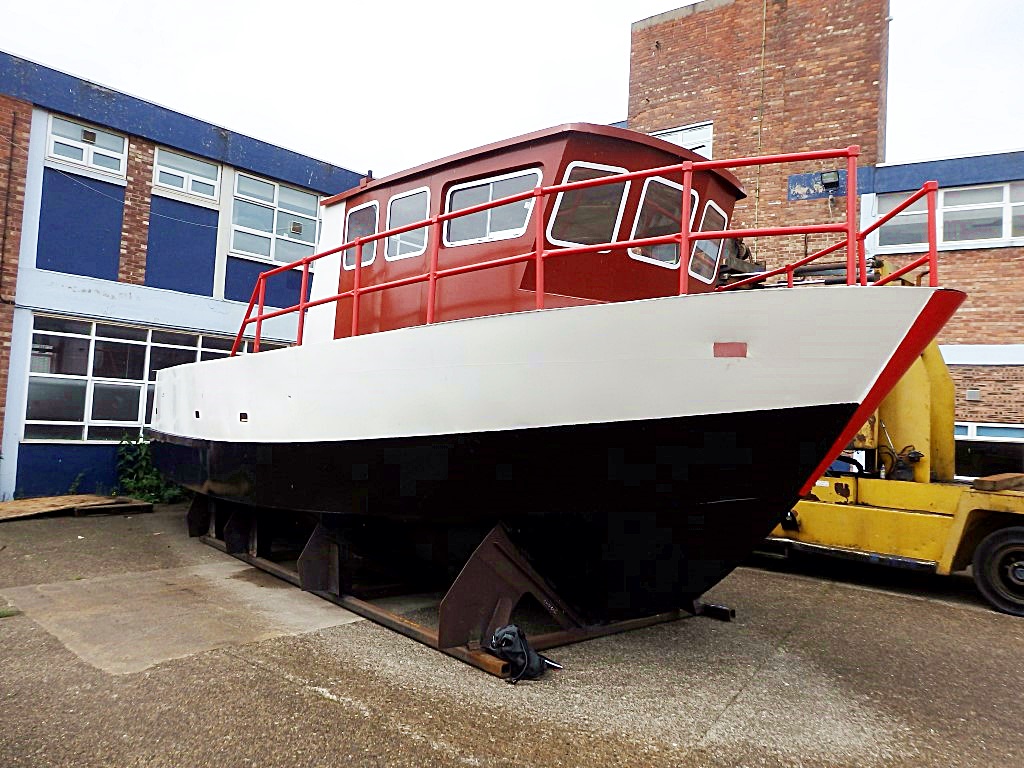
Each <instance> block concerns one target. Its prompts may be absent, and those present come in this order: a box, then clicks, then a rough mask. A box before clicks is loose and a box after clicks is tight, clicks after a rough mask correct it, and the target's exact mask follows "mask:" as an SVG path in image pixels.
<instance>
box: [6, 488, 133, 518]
mask: <svg viewBox="0 0 1024 768" xmlns="http://www.w3.org/2000/svg"><path fill="white" fill-rule="evenodd" d="M152 511H153V505H152V504H150V503H149V502H148V501H139V500H138V499H130V498H128V497H126V496H98V495H96V494H92V493H83V494H77V495H73V496H44V497H42V498H38V499H15V500H14V501H3V502H0V521H3V520H15V519H18V518H23V517H35V516H36V515H52V514H65V515H75V516H76V517H77V516H79V515H89V514H127V513H133V514H134V513H138V512H152Z"/></svg>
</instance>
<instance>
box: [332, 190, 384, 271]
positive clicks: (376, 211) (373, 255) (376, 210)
mask: <svg viewBox="0 0 1024 768" xmlns="http://www.w3.org/2000/svg"><path fill="white" fill-rule="evenodd" d="M370 207H372V208H373V234H377V233H378V232H380V203H379V202H378V201H376V200H371V201H370V202H368V203H363V204H362V205H357V206H356V207H355V208H351V209H349V210H347V211H345V234H344V236H343V237H342V238H341V242H342V243H347V242H348V240H349V237H348V222H349V219H350V218H351V216H352V214H353V213H356V212H358V211H361V210H363V209H364V208H370ZM379 243H380V240H379V239H377V240H374V241H373V242H372V243H363V244H362V245H361V246H360V247H359V257H360V258H362V257H363V249H364V248H366V246H367V245H368V244H369V245H373V250H372V251H371V252H370V259H369V261H366V260H364V261H363V266H364V267H368V266H370V265H371V264H373V262H375V261H376V260H377V245H378V244H379ZM348 250H351V249H349V248H346V249H345V251H342V253H341V267H342V269H344V270H346V271H351V270H353V269H355V268H356V260H355V259H352V266H349V265H348V264H347V263H346V262H347V261H348V259H347V258H346V257H345V252H346V251H348Z"/></svg>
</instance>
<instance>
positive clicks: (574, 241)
mask: <svg viewBox="0 0 1024 768" xmlns="http://www.w3.org/2000/svg"><path fill="white" fill-rule="evenodd" d="M625 172H626V169H625V168H617V167H615V166H611V165H598V164H596V163H583V162H573V163H570V164H569V167H568V168H566V171H565V176H564V177H563V179H562V183H563V184H570V183H572V182H576V181H587V180H590V179H603V178H606V177H608V176H614V175H616V174H619V173H625ZM628 193H629V182H628V181H621V182H617V183H614V184H602V185H600V186H595V187H585V188H583V189H573V190H568V191H566V192H560V193H559V194H558V197H557V199H556V200H555V209H554V211H553V213H552V214H551V223H550V224H549V225H548V240H549V241H551V242H552V243H554V244H555V245H565V246H573V245H597V244H599V243H610V242H613V241H614V240H615V239H616V235H617V234H618V231H619V222H620V221H621V220H622V210H623V208H624V207H625V204H626V195H627V194H628Z"/></svg>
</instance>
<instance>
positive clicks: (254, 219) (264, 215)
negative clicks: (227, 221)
mask: <svg viewBox="0 0 1024 768" xmlns="http://www.w3.org/2000/svg"><path fill="white" fill-rule="evenodd" d="M231 221H232V223H234V224H238V225H239V226H241V227H248V228H249V229H258V230H260V231H261V232H273V231H274V209H273V208H267V207H266V206H263V205H256V204H255V203H248V202H246V201H245V200H235V205H234V207H233V209H232V211H231Z"/></svg>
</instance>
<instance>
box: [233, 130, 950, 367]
mask: <svg viewBox="0 0 1024 768" xmlns="http://www.w3.org/2000/svg"><path fill="white" fill-rule="evenodd" d="M859 154H860V147H858V146H850V147H847V148H845V149H836V150H822V151H815V152H794V153H789V154H782V155H767V156H764V157H743V158H738V159H732V160H703V161H699V162H693V161H686V162H683V163H678V164H676V165H667V166H662V167H660V168H650V169H647V170H644V171H632V172H629V173H620V174H616V175H614V176H603V177H601V178H597V179H587V180H585V181H575V182H570V183H567V184H553V185H551V186H547V187H545V186H539V187H536V188H534V189H533V190H530V191H527V192H522V193H519V194H516V195H510V196H509V197H503V198H501V199H499V200H493V201H491V202H488V203H481V204H480V205H474V206H471V207H469V208H463V209H461V210H458V211H452V212H448V213H441V214H438V215H436V216H432V217H430V218H428V219H424V220H422V221H417V222H414V223H412V224H407V225H405V226H402V227H396V228H394V229H388V230H385V231H383V232H376V233H374V234H372V235H368V236H366V237H357V238H356V239H355V240H352V241H350V242H347V243H344V244H343V245H339V246H338V247H336V248H331V249H329V250H326V251H322V252H320V253H316V254H313V255H312V256H307V257H305V258H302V259H299V260H298V261H293V262H291V263H290V264H282V265H281V266H279V267H275V268H273V269H270V270H267V271H266V272H261V273H260V275H259V277H258V278H257V280H256V286H255V287H254V289H253V293H252V298H250V299H249V306H248V308H247V309H246V313H245V319H244V320H243V321H242V325H241V327H240V328H239V329H238V334H237V336H236V337H235V343H234V345H233V346H232V348H231V354H232V355H235V354H236V353H237V352H238V349H239V347H240V346H241V343H242V341H243V339H244V337H245V332H246V330H247V329H248V327H249V326H250V325H255V326H256V329H255V336H254V338H253V350H254V351H255V352H259V347H260V338H261V336H262V332H263V323H264V321H266V320H270V319H272V318H275V317H281V316H282V315H287V314H290V313H292V312H298V330H297V333H296V344H302V338H303V330H304V326H305V319H306V310H307V309H310V308H311V307H317V306H320V305H322V304H330V303H335V302H338V301H340V300H341V299H347V298H350V299H352V324H351V332H352V335H353V336H356V335H358V334H359V301H360V298H361V297H362V296H365V295H366V294H368V293H374V292H378V291H386V290H388V289H389V288H398V287H400V286H403V285H413V284H416V283H423V282H426V283H428V284H429V289H428V292H427V318H426V322H427V323H428V324H429V323H433V322H434V314H435V301H436V298H435V297H436V285H437V281H438V280H441V279H443V278H445V277H451V276H452V275H461V274H465V273H467V272H476V271H478V270H483V269H491V268H493V267H501V266H506V265H509V264H519V263H522V262H526V261H532V262H534V265H535V269H536V285H535V295H536V308H537V309H544V262H545V260H547V259H551V258H557V257H559V256H569V255H572V254H582V253H597V252H598V251H607V250H609V249H610V248H615V249H626V248H641V247H644V246H652V245H665V244H668V243H676V244H678V246H679V253H680V259H679V294H680V295H683V294H686V293H688V292H689V281H690V275H689V271H688V269H687V266H686V263H685V259H684V258H683V256H682V255H683V254H689V253H690V251H691V248H692V247H693V243H694V241H695V240H726V239H730V238H741V237H742V238H746V237H778V236H785V235H803V234H818V233H829V232H834V233H836V234H842V235H845V238H844V239H842V240H840V241H839V242H837V243H835V244H834V245H831V246H829V247H827V248H824V249H822V250H820V251H818V252H817V253H813V254H811V255H810V256H806V257H804V258H802V259H800V260H798V261H794V262H792V263H790V264H786V265H784V266H782V267H778V268H777V269H772V270H769V271H766V272H760V273H758V274H755V275H752V276H750V277H747V278H744V279H742V280H738V281H736V282H733V283H729V284H727V285H722V286H719V287H718V288H716V290H718V291H725V290H732V289H735V288H739V287H742V286H746V285H751V284H753V283H759V282H764V281H766V280H768V279H769V278H772V277H776V276H778V275H783V274H784V275H785V276H786V284H787V285H788V286H790V287H791V286H792V285H793V275H794V270H796V269H798V268H799V267H802V266H805V265H807V264H810V263H811V262H813V261H815V260H817V259H820V258H822V257H823V256H827V255H829V254H831V253H835V252H836V251H839V250H841V249H844V248H845V249H846V265H845V268H846V284H847V285H857V284H859V285H865V286H866V285H867V284H868V281H867V263H866V257H865V248H864V243H865V240H866V238H867V236H868V235H870V234H871V233H872V232H874V231H875V230H876V229H878V228H879V227H881V226H882V225H883V224H885V223H886V222H888V221H889V220H891V219H892V218H893V217H894V216H896V215H897V214H899V213H901V212H902V211H905V210H906V209H907V208H909V207H910V206H911V205H913V204H914V203H916V202H917V201H918V200H920V199H921V198H927V201H928V202H927V206H928V251H927V252H926V253H925V254H923V255H922V256H920V257H919V258H917V259H914V260H912V261H911V262H910V263H908V264H906V265H905V266H903V267H901V268H900V269H898V270H896V271H895V272H892V273H891V274H889V275H886V276H885V277H884V278H882V279H881V280H878V281H876V282H875V283H873V285H884V284H885V283H888V282H891V281H893V280H895V279H897V278H899V277H901V276H902V275H905V274H907V273H908V272H910V271H911V270H914V269H917V268H918V267H920V266H924V265H927V266H928V276H929V285H931V286H937V285H938V264H937V248H936V233H935V208H936V199H937V191H938V188H939V185H938V182H935V181H928V182H926V183H925V184H924V186H922V187H921V189H919V190H918V191H917V192H915V193H914V194H912V195H911V196H910V197H908V198H907V199H906V200H904V201H903V202H902V203H900V204H899V205H897V206H896V207H895V208H893V209H892V210H891V211H890V212H889V213H887V214H886V215H885V216H883V217H881V218H880V219H878V220H877V221H876V222H874V223H873V224H871V225H870V226H869V227H867V228H866V229H864V230H860V231H858V229H857V194H856V190H857V157H858V155H859ZM839 158H844V159H845V160H846V189H847V195H846V217H845V219H846V220H845V221H844V222H842V223H836V224H806V225H796V226H789V227H760V228H749V229H726V230H721V231H708V232H704V231H701V232H699V233H698V232H692V231H691V230H690V206H691V202H690V190H691V188H692V186H693V174H694V172H695V171H710V170H714V169H719V168H727V169H728V168H742V167H747V166H760V165H776V164H781V163H792V162H800V161H808V160H833V159H839ZM679 174H681V175H682V179H683V189H682V190H681V196H682V199H681V209H682V210H681V217H680V218H681V228H680V231H679V233H678V234H672V235H661V236H659V237H648V238H643V239H639V240H616V241H615V242H612V243H600V244H597V245H580V246H572V247H568V248H561V247H560V248H553V249H547V248H546V247H545V245H546V241H545V237H544V227H545V223H546V222H545V218H544V215H543V211H544V203H545V201H546V200H547V198H548V197H549V196H550V195H557V194H558V193H560V192H567V191H570V190H575V189H586V188H589V187H597V186H601V185H605V184H618V183H621V182H623V181H627V180H634V179H637V180H639V179H647V178H650V177H651V176H661V177H671V176H674V175H679ZM530 198H535V199H536V200H537V202H536V203H535V204H534V206H533V207H534V210H536V211H537V212H538V213H537V215H536V216H534V217H533V220H534V247H533V250H532V251H530V252H527V253H522V254H517V255H514V256H506V257H503V258H500V259H491V260H489V261H481V262H477V263H475V264H465V265H461V266H457V267H448V268H445V269H440V268H439V267H438V263H437V262H438V251H439V248H440V241H441V228H442V226H443V225H444V223H445V222H447V221H449V220H451V219H457V218H460V217H462V216H469V215H471V214H474V213H479V212H480V211H485V210H488V209H490V208H497V207H499V206H502V205H508V204H509V203H516V202H520V201H523V200H528V199H530ZM423 227H429V234H428V238H427V240H428V243H429V245H428V251H429V259H428V262H429V267H428V269H427V271H426V272H423V273H421V274H419V275H413V276H411V277H404V278H401V279H398V280H391V281H388V282H385V283H375V284H373V285H366V286H364V285H363V284H362V267H363V259H362V246H363V245H364V244H365V243H371V242H375V241H377V240H381V239H383V238H386V237H393V236H395V235H400V234H402V233H403V232H410V231H412V230H415V229H421V228H423ZM348 249H352V250H353V255H354V261H355V265H354V266H355V268H354V273H355V274H354V276H353V287H352V288H351V289H350V290H348V291H344V292H342V293H337V294H335V295H333V296H328V297H326V298H320V299H317V300H315V301H308V300H307V299H306V297H307V295H308V293H309V265H310V264H312V263H313V262H315V261H317V260H319V259H322V258H325V257H327V256H331V255H333V254H336V253H339V252H341V251H345V250H348ZM300 268H301V269H302V285H301V289H300V291H299V303H298V304H295V305H293V306H290V307H286V308H284V309H275V310H273V311H270V312H267V311H265V309H266V307H265V301H266V290H267V280H269V279H270V278H271V277H273V276H274V275H279V274H282V273H284V272H289V271H291V270H293V269H300ZM253 309H255V310H256V314H255V315H254V314H253Z"/></svg>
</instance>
